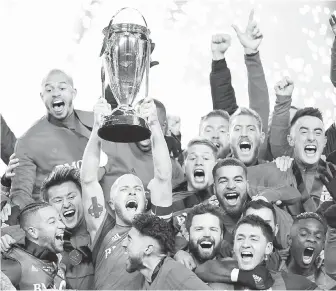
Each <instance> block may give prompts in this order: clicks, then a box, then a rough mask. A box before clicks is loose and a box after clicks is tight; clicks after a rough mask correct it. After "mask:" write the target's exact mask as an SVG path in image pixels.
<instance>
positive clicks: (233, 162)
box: [212, 158, 247, 178]
mask: <svg viewBox="0 0 336 291" xmlns="http://www.w3.org/2000/svg"><path fill="white" fill-rule="evenodd" d="M227 166H235V167H241V168H242V169H243V170H244V174H245V177H247V167H246V166H245V164H244V163H243V162H242V161H241V160H238V159H236V158H225V159H220V160H218V162H217V164H216V165H215V166H214V168H213V169H212V175H213V177H214V178H215V177H216V174H217V170H218V169H221V168H223V167H227Z"/></svg>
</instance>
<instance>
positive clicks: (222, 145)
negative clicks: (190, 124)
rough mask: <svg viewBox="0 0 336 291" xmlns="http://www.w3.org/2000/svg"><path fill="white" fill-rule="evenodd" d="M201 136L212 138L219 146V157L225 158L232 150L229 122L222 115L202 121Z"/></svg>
mask: <svg viewBox="0 0 336 291" xmlns="http://www.w3.org/2000/svg"><path fill="white" fill-rule="evenodd" d="M200 136H202V137H204V138H206V139H208V140H210V141H211V142H213V143H214V145H215V146H216V147H217V148H218V157H219V158H222V159H223V158H225V157H226V156H227V154H228V153H229V151H230V145H229V122H228V121H227V120H225V119H224V118H223V117H220V116H213V117H209V118H208V119H206V120H204V121H202V123H201V126H200Z"/></svg>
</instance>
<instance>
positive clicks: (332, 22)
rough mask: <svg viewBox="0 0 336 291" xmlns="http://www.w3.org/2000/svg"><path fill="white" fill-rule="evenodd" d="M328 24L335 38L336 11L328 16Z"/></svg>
mask: <svg viewBox="0 0 336 291" xmlns="http://www.w3.org/2000/svg"><path fill="white" fill-rule="evenodd" d="M329 23H330V26H331V29H332V31H333V33H334V35H335V36H336V11H334V13H333V14H331V15H330V18H329Z"/></svg>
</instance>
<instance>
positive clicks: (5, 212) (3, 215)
mask: <svg viewBox="0 0 336 291" xmlns="http://www.w3.org/2000/svg"><path fill="white" fill-rule="evenodd" d="M11 214H12V207H11V205H10V203H9V202H7V203H6V204H5V206H4V207H3V208H2V209H1V212H0V220H1V223H2V222H5V221H7V220H8V217H9V216H10V215H11Z"/></svg>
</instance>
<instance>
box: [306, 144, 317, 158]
mask: <svg viewBox="0 0 336 291" xmlns="http://www.w3.org/2000/svg"><path fill="white" fill-rule="evenodd" d="M304 151H305V153H306V155H307V156H308V157H309V156H314V155H315V153H316V151H317V147H316V145H306V146H305V147H304Z"/></svg>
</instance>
